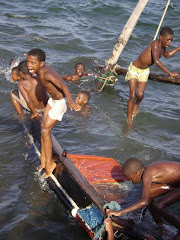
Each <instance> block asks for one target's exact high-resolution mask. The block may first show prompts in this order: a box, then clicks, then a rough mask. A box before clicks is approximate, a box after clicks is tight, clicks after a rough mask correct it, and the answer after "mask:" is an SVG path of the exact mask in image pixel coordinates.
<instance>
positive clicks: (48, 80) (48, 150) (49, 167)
mask: <svg viewBox="0 0 180 240" xmlns="http://www.w3.org/2000/svg"><path fill="white" fill-rule="evenodd" d="M27 66H28V69H29V72H30V73H31V74H35V73H36V74H37V76H38V78H39V80H40V82H41V84H42V85H43V86H44V88H45V89H46V91H47V92H48V93H49V94H50V95H51V97H52V98H53V100H61V99H63V98H64V97H66V98H67V102H68V105H69V108H70V109H71V110H73V109H74V110H75V111H80V110H81V107H80V106H79V105H78V104H76V103H75V102H74V101H73V99H72V97H71V94H70V92H69V89H68V87H67V86H66V84H65V83H64V81H63V79H62V77H60V76H59V75H58V74H57V73H56V72H55V71H54V70H53V69H52V68H51V67H49V66H46V65H45V63H44V61H39V60H38V58H37V56H32V55H27ZM50 109H51V106H50V105H49V104H47V106H46V109H45V112H44V115H43V121H42V124H41V165H40V167H39V170H42V169H43V168H44V167H45V169H46V173H45V174H44V177H49V176H50V175H51V174H52V172H53V170H54V169H55V167H56V163H55V162H54V161H53V159H52V139H51V130H52V128H53V127H55V125H56V124H57V122H58V120H54V119H52V118H50V116H49V115H48V113H49V110H50Z"/></svg>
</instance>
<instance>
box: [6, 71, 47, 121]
mask: <svg viewBox="0 0 180 240" xmlns="http://www.w3.org/2000/svg"><path fill="white" fill-rule="evenodd" d="M11 77H12V79H13V81H14V82H15V81H18V82H19V83H18V87H19V90H20V92H21V94H22V95H23V97H24V99H25V101H26V103H27V105H28V107H29V109H30V110H31V111H32V115H31V118H34V117H37V118H38V120H39V117H40V114H39V113H38V112H37V111H36V109H44V108H45V106H46V104H47V100H48V96H47V93H46V91H45V89H44V87H43V86H42V84H41V83H40V82H39V80H38V79H37V78H33V77H32V76H31V75H30V74H24V73H23V72H21V71H20V72H19V75H17V74H15V73H12V74H11ZM11 101H12V103H13V105H14V107H15V109H16V111H17V113H18V114H20V115H23V112H22V109H21V105H20V103H19V102H17V101H16V100H15V99H14V98H12V97H11Z"/></svg>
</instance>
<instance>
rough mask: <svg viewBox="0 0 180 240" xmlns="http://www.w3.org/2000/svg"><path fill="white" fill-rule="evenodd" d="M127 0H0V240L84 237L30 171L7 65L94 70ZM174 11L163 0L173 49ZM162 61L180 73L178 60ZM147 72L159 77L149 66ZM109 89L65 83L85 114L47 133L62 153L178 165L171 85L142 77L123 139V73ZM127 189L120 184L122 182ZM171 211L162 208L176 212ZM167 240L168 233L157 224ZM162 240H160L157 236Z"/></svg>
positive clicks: (151, 23) (130, 1) (129, 56)
mask: <svg viewBox="0 0 180 240" xmlns="http://www.w3.org/2000/svg"><path fill="white" fill-rule="evenodd" d="M137 2H138V1H137V0H136V1H135V0H121V1H117V0H89V1H84V0H78V1H77V0H71V1H58V0H54V1H50V0H37V1H27V0H23V1H22V0H16V1H15V0H11V1H5V0H1V1H0V9H1V11H0V81H1V83H0V102H1V108H0V133H1V138H0V152H1V158H0V159H1V160H0V239H1V240H40V239H44V240H46V239H48V240H57V239H61V240H76V239H77V240H85V239H87V240H88V239H89V238H88V236H87V234H86V233H85V232H84V230H83V229H82V228H81V227H80V225H79V224H78V223H77V222H76V220H75V219H73V217H72V216H71V215H70V214H69V213H68V211H67V210H66V208H65V207H64V206H63V205H62V203H61V202H60V201H59V199H58V198H57V197H56V195H55V194H54V193H53V192H52V191H51V190H50V189H49V187H48V186H47V185H46V183H45V182H43V181H42V179H40V177H39V176H38V174H37V163H36V162H37V156H36V155H35V153H34V152H33V151H30V146H29V144H28V139H27V135H26V132H25V130H24V127H23V125H22V122H21V121H19V119H18V117H17V115H16V112H15V109H14V108H13V105H12V103H11V100H10V96H9V94H10V92H11V90H12V89H14V88H17V84H15V83H13V82H12V81H11V80H10V78H9V77H8V74H7V73H8V71H9V69H8V66H9V61H10V60H11V59H12V58H16V59H19V60H23V59H24V53H27V52H28V51H29V50H31V49H32V48H41V49H43V50H44V51H45V52H46V55H47V60H46V63H47V64H48V65H51V66H52V67H53V68H54V69H55V70H56V71H57V72H58V73H59V74H60V75H65V74H72V73H73V71H74V65H75V64H76V63H77V62H79V61H80V62H83V63H84V64H85V68H86V72H97V70H96V68H95V67H96V65H98V64H104V63H105V61H106V60H107V59H108V58H109V56H110V54H111V52H112V50H113V47H114V45H115V43H116V41H117V39H118V37H119V35H120V33H121V31H122V30H123V28H124V25H125V24H126V22H127V20H128V18H129V16H130V15H131V13H132V11H133V9H134V8H135V6H136V4H137ZM165 5H166V1H156V0H149V2H148V4H147V6H146V7H145V9H144V11H143V13H142V15H141V17H140V19H139V21H138V23H137V25H136V27H135V29H134V31H133V33H132V35H131V37H130V39H129V41H128V43H127V45H126V46H125V48H124V50H123V52H122V54H121V56H120V58H119V61H118V64H119V65H121V66H122V67H128V65H129V63H130V62H131V61H133V60H134V59H135V58H137V57H138V55H139V54H140V52H141V51H142V50H143V49H144V48H145V47H146V45H147V44H148V43H149V42H150V41H151V40H152V39H153V37H154V35H155V32H156V29H157V27H158V24H159V22H160V19H161V16H162V14H163V11H164V8H165ZM179 14H180V4H179V1H177V0H172V1H171V3H170V6H169V7H168V10H167V13H166V15H165V18H164V21H163V24H162V26H169V27H171V28H172V29H173V30H174V40H173V42H172V44H171V46H170V47H169V50H171V49H172V48H173V47H177V46H178V45H179V42H180V19H179ZM161 60H162V62H163V63H164V64H165V65H166V66H167V68H168V69H170V70H171V71H174V72H179V73H180V65H179V60H180V53H176V55H174V56H173V57H172V58H169V59H165V58H164V57H162V59H161ZM151 70H153V71H157V72H162V71H161V70H160V69H158V68H157V67H156V66H152V67H151ZM118 79H119V81H118V83H116V84H115V85H114V86H109V87H105V88H104V90H103V91H102V92H101V93H95V92H94V91H93V85H94V78H93V77H86V78H84V79H81V80H80V81H78V82H76V83H67V85H68V87H69V89H70V92H71V94H72V96H73V98H75V96H76V94H77V93H78V92H79V91H80V90H87V91H90V93H91V100H90V102H89V104H88V105H89V107H90V110H89V114H88V115H87V116H83V115H82V114H80V113H77V112H74V111H70V110H68V112H67V113H66V114H65V116H64V119H63V121H62V122H61V123H58V124H57V126H56V127H55V128H54V129H53V134H54V135H55V137H56V139H57V140H58V141H59V143H60V144H61V146H62V147H63V148H65V149H67V151H68V153H74V154H89V155H99V156H105V157H112V158H115V159H116V160H117V161H118V162H119V163H120V164H123V163H124V161H125V160H126V159H128V158H129V157H132V156H135V157H137V158H139V159H141V160H142V161H143V163H144V164H145V165H148V164H149V163H152V162H155V161H158V160H169V161H173V160H174V161H180V98H179V92H180V86H177V85H172V84H167V83H160V82H156V81H152V80H149V82H148V84H147V87H146V91H145V96H144V99H143V101H142V102H141V104H140V112H139V114H138V116H137V117H136V118H135V120H134V128H133V129H132V130H131V131H129V132H128V133H127V132H126V112H127V101H128V95H129V87H128V84H127V83H126V82H125V81H124V76H118ZM128 186H129V185H128ZM127 191H128V193H131V194H129V197H128V198H127V199H124V201H125V203H126V205H129V204H131V203H133V202H134V201H136V200H138V199H139V197H140V195H141V185H138V186H133V185H132V186H130V187H129V188H127ZM179 209H180V204H179V203H177V204H175V205H174V206H173V207H172V208H171V210H172V211H173V212H174V213H176V214H177V215H179V217H180V214H178V212H179ZM140 215H141V212H140V211H136V212H134V213H131V214H129V216H130V217H132V218H134V219H136V222H137V225H139V226H141V231H143V232H144V233H145V234H146V233H151V234H153V235H154V237H156V228H155V224H154V223H153V221H152V218H151V216H150V215H149V214H148V213H147V214H146V216H145V218H144V219H143V221H142V220H141V218H140ZM166 228H167V229H168V232H169V234H170V235H171V236H173V235H174V234H175V233H176V229H174V228H173V227H171V226H169V225H168V224H167V223H166ZM164 239H168V237H167V238H164Z"/></svg>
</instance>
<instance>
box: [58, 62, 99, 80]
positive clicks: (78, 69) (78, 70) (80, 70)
mask: <svg viewBox="0 0 180 240" xmlns="http://www.w3.org/2000/svg"><path fill="white" fill-rule="evenodd" d="M84 69H85V67H84V64H83V63H81V62H78V63H76V65H75V67H74V72H75V74H72V75H64V76H61V77H62V79H63V80H67V81H78V80H79V79H80V78H82V77H85V76H92V75H94V74H92V73H86V72H84ZM95 75H96V74H95Z"/></svg>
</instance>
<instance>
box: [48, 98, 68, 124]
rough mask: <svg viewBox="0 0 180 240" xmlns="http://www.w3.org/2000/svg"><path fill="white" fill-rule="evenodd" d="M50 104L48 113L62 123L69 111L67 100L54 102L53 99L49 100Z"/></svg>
mask: <svg viewBox="0 0 180 240" xmlns="http://www.w3.org/2000/svg"><path fill="white" fill-rule="evenodd" d="M48 104H49V105H50V106H51V109H50V110H49V113H48V115H49V117H50V118H52V119H53V120H58V121H61V120H62V118H63V115H64V113H65V112H66V111H67V104H66V100H65V99H64V98H63V99H61V100H53V99H52V98H49V100H48Z"/></svg>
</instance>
